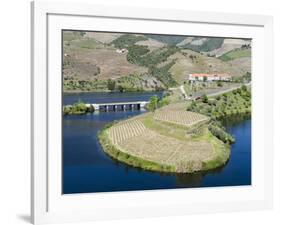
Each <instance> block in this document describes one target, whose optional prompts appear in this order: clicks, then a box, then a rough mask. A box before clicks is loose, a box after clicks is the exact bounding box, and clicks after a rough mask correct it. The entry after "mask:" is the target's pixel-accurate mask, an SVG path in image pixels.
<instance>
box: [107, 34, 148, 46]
mask: <svg viewBox="0 0 281 225" xmlns="http://www.w3.org/2000/svg"><path fill="white" fill-rule="evenodd" d="M145 40H147V38H146V37H144V36H136V35H133V34H124V35H122V36H120V37H118V38H117V39H115V40H114V41H112V42H111V43H112V44H114V46H115V47H116V48H127V47H129V46H132V45H134V44H135V43H137V42H138V41H145Z"/></svg>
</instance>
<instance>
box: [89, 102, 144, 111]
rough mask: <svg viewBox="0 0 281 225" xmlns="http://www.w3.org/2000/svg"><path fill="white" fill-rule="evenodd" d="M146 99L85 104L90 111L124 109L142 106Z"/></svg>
mask: <svg viewBox="0 0 281 225" xmlns="http://www.w3.org/2000/svg"><path fill="white" fill-rule="evenodd" d="M147 103H148V102H147V101H136V102H115V103H114V102H113V103H95V104H86V106H87V107H88V108H89V109H91V110H92V111H105V112H108V111H111V110H112V111H119V110H122V111H126V110H135V109H141V108H144V107H145V105H146V104H147Z"/></svg>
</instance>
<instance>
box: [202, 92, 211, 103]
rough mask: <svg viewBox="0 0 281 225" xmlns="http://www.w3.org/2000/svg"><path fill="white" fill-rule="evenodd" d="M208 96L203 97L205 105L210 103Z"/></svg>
mask: <svg viewBox="0 0 281 225" xmlns="http://www.w3.org/2000/svg"><path fill="white" fill-rule="evenodd" d="M208 100H209V99H208V96H207V95H206V94H204V95H203V96H202V102H204V103H208Z"/></svg>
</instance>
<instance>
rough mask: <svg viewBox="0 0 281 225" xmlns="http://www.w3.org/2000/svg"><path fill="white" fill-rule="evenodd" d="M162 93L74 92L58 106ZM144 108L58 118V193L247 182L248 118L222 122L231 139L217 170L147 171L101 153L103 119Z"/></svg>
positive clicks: (134, 99)
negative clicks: (228, 152) (60, 135)
mask: <svg viewBox="0 0 281 225" xmlns="http://www.w3.org/2000/svg"><path fill="white" fill-rule="evenodd" d="M155 94H156V95H158V96H160V97H161V95H162V93H161V92H157V93H114V94H112V93H82V94H81V93H80V94H65V95H64V99H63V102H64V104H65V105H66V104H72V103H74V102H77V101H78V100H81V101H84V102H86V103H88V102H90V103H93V102H97V103H101V102H118V101H122V102H125V101H137V100H138V101H147V100H148V99H149V98H150V97H151V96H152V95H155ZM144 112H145V111H140V110H135V111H117V112H101V113H94V114H87V115H75V116H74V115H73V116H64V117H63V194H70V193H90V192H110V191H131V190H151V189H168V188H188V187H217V186H237V185H250V184H251V120H250V119H245V118H243V119H240V118H238V119H236V120H235V121H229V120H228V123H226V124H225V125H226V128H227V130H228V132H229V133H231V134H233V135H234V136H235V138H236V142H235V143H234V144H233V145H231V156H230V159H229V161H228V162H227V164H226V165H224V166H223V167H221V168H218V169H215V170H212V171H207V172H198V173H194V174H167V173H160V172H150V171H145V170H142V169H138V168H134V167H131V166H127V165H125V164H123V163H120V162H118V161H116V160H113V159H112V158H110V157H109V156H107V155H106V154H105V153H104V152H103V150H102V147H101V146H100V144H99V142H98V139H97V133H98V131H99V130H101V129H102V128H103V127H104V126H105V125H106V124H107V123H109V122H111V121H114V120H120V119H125V118H128V117H130V116H134V115H139V114H140V113H144Z"/></svg>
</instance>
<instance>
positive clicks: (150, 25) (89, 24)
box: [31, 1, 273, 224]
mask: <svg viewBox="0 0 281 225" xmlns="http://www.w3.org/2000/svg"><path fill="white" fill-rule="evenodd" d="M62 29H77V30H101V31H115V32H118V31H119V32H136V33H145V32H147V33H161V34H171V33H172V34H178V35H183V34H193V35H201V36H221V37H242V38H251V39H252V40H253V56H252V57H253V58H252V60H253V65H252V71H253V81H252V92H253V94H252V95H253V100H252V101H253V106H252V107H253V113H252V117H253V120H252V121H253V126H252V142H253V143H252V149H253V152H252V155H253V156H252V179H253V180H252V185H251V186H246V187H243V186H241V187H239V186H238V187H214V188H199V189H193V188H190V189H171V190H159V191H158V190H152V191H131V192H115V193H92V194H70V195H62V193H61V189H62V183H61V176H62V173H61V167H62V160H61V139H60V137H61V129H59V128H61V118H60V114H59V115H58V112H60V110H61V98H60V95H61V64H60V61H61V57H62V55H61V54H62V53H61V41H60V40H61V30H62ZM187 32H188V33H187ZM31 41H32V49H31V53H32V54H31V55H32V65H31V71H32V74H31V81H32V84H31V85H32V93H31V94H32V105H31V112H32V115H31V116H32V124H31V130H32V135H31V136H32V149H31V163H32V168H31V169H32V173H31V179H32V180H31V184H32V185H31V187H32V190H31V192H32V197H31V214H32V215H31V218H32V222H33V223H34V224H43V223H53V222H56V223H58V222H72V221H87V220H106V219H117V218H137V217H155V216H172V215H185V214H190V213H206V212H208V213H209V212H227V211H240V210H257V209H270V208H272V205H273V203H272V202H273V190H272V189H273V65H272V61H273V54H272V51H273V44H272V43H273V40H272V17H270V16H260V15H240V14H228V13H214V12H189V11H185V10H164V9H151V8H133V7H117V6H115V7H113V6H105V5H104V6H103V5H94V4H86V3H66V2H44V1H35V2H32V40H31Z"/></svg>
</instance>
